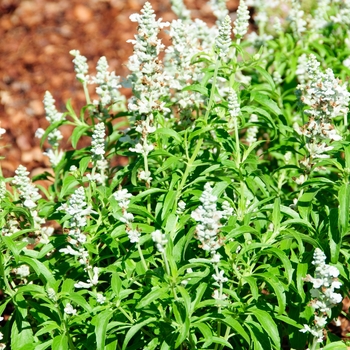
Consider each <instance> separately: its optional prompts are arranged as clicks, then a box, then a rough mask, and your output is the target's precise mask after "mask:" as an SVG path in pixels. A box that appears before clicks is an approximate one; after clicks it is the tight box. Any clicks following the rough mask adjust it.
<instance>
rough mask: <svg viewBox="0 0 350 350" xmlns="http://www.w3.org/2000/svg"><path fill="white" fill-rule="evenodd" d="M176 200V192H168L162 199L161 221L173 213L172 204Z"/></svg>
mask: <svg viewBox="0 0 350 350" xmlns="http://www.w3.org/2000/svg"><path fill="white" fill-rule="evenodd" d="M175 200H176V191H174V190H169V191H168V193H167V195H166V196H165V198H164V203H163V208H162V216H161V219H162V221H163V220H164V219H165V218H166V217H167V216H168V215H169V214H170V213H171V212H172V211H173V209H174V204H175Z"/></svg>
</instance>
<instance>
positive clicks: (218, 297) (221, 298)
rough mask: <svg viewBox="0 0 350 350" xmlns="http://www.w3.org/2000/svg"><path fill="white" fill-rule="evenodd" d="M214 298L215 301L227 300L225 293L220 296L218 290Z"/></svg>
mask: <svg viewBox="0 0 350 350" xmlns="http://www.w3.org/2000/svg"><path fill="white" fill-rule="evenodd" d="M212 297H213V298H214V299H215V300H226V299H227V295H226V294H223V293H222V294H221V295H220V291H219V290H218V289H215V290H214V293H213V294H212Z"/></svg>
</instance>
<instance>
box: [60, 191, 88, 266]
mask: <svg viewBox="0 0 350 350" xmlns="http://www.w3.org/2000/svg"><path fill="white" fill-rule="evenodd" d="M58 210H63V211H65V212H66V213H67V214H68V215H69V222H68V227H69V231H68V235H69V240H68V241H69V243H70V245H69V246H67V247H66V248H62V249H60V252H61V253H64V254H69V255H73V256H76V257H77V258H78V259H79V262H80V263H81V264H82V265H86V266H88V256H89V254H88V252H87V250H86V249H85V248H84V244H85V242H86V235H85V234H84V232H83V229H84V227H85V226H86V224H87V219H86V218H87V216H88V215H90V214H91V213H92V209H91V207H90V206H88V205H87V203H86V201H85V191H84V187H79V188H78V189H77V190H76V191H75V192H74V193H73V194H72V196H71V198H70V200H69V203H68V204H67V203H65V204H63V205H61V206H60V207H59V208H58Z"/></svg>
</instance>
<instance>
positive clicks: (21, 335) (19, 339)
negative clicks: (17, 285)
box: [11, 300, 34, 350]
mask: <svg viewBox="0 0 350 350" xmlns="http://www.w3.org/2000/svg"><path fill="white" fill-rule="evenodd" d="M23 301H24V300H23ZM17 307H19V306H17ZM25 349H27V350H33V349H34V336H33V331H32V328H31V326H30V324H29V322H28V321H26V320H25V319H24V318H23V317H22V315H21V313H20V312H16V315H15V322H13V324H12V328H11V350H25Z"/></svg>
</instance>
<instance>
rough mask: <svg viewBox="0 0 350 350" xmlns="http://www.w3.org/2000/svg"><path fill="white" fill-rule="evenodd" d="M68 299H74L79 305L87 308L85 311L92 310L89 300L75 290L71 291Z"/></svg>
mask: <svg viewBox="0 0 350 350" xmlns="http://www.w3.org/2000/svg"><path fill="white" fill-rule="evenodd" d="M68 299H70V301H74V302H75V303H76V304H77V305H79V306H81V307H82V308H83V309H85V311H87V312H91V311H92V308H91V306H90V305H89V304H88V303H87V301H86V300H85V298H84V297H83V296H82V295H80V294H78V293H75V292H71V293H69V295H68Z"/></svg>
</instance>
